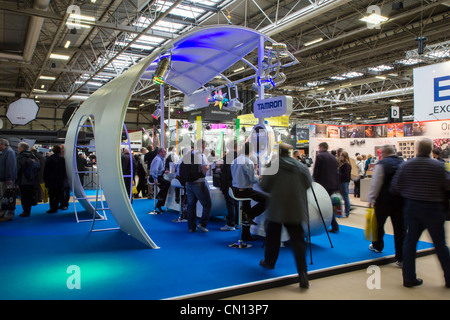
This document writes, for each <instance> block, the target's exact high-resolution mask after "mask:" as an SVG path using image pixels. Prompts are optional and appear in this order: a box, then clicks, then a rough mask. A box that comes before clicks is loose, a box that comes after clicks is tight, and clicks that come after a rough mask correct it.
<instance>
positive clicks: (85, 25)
mask: <svg viewBox="0 0 450 320" xmlns="http://www.w3.org/2000/svg"><path fill="white" fill-rule="evenodd" d="M66 26H68V27H71V28H85V29H89V28H90V27H91V26H88V25H87V24H81V23H73V22H66Z"/></svg>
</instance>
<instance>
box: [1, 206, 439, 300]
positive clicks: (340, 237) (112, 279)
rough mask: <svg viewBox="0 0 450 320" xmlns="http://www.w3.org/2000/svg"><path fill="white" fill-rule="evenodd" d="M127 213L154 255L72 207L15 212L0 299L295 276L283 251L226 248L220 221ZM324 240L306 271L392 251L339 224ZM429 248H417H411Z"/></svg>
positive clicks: (148, 291) (170, 292) (152, 293)
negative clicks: (72, 281)
mask: <svg viewBox="0 0 450 320" xmlns="http://www.w3.org/2000/svg"><path fill="white" fill-rule="evenodd" d="M77 206H78V204H77ZM133 207H134V209H135V212H136V214H137V216H138V218H139V220H140V221H141V223H142V225H143V227H144V228H145V229H146V230H147V232H148V234H149V235H150V237H151V238H152V239H153V240H154V241H155V242H156V244H157V245H159V246H160V247H161V249H156V250H155V249H148V248H147V247H146V246H144V245H143V244H141V243H140V242H138V241H136V240H135V239H133V238H131V237H129V236H128V235H126V234H125V233H124V232H122V231H120V230H116V231H104V232H94V233H89V229H90V227H91V223H90V222H83V223H76V221H75V217H74V208H73V204H72V203H71V205H70V207H69V209H68V210H67V211H60V212H59V213H57V214H52V215H50V214H47V213H45V212H46V211H47V210H48V204H39V205H38V206H36V207H33V208H32V214H31V217H29V218H23V217H19V216H17V214H20V213H21V212H22V210H21V207H20V206H17V210H16V213H17V214H16V218H15V219H14V220H13V221H11V222H6V223H1V224H0V244H1V247H0V248H1V249H0V257H1V264H0V299H2V300H4V299H154V300H156V299H166V298H171V297H178V296H182V295H188V294H193V293H197V292H203V291H208V290H213V289H216V288H223V287H229V286H234V285H239V284H244V283H249V282H254V281H259V280H265V279H271V278H276V277H282V276H286V275H292V274H296V269H295V263H294V257H293V254H292V251H291V249H290V248H289V247H284V248H281V250H280V257H279V260H278V263H277V266H276V268H275V269H274V270H266V269H263V268H261V267H260V266H259V265H258V263H259V260H260V259H262V258H263V257H264V249H263V248H262V244H263V242H262V239H261V240H260V241H256V242H254V243H253V247H252V248H249V249H245V250H238V249H232V248H229V247H228V244H230V243H233V242H235V241H236V240H237V238H238V231H234V232H221V231H220V230H219V228H220V227H221V226H223V225H224V220H221V219H219V218H214V219H211V221H210V223H209V225H208V229H209V230H210V232H209V233H200V232H197V233H193V234H191V233H189V232H188V229H187V225H186V223H174V222H172V220H173V219H176V218H177V217H178V214H177V213H176V212H173V211H168V212H166V213H164V214H161V215H148V214H147V212H149V211H151V210H152V209H153V201H152V200H135V201H134V203H133ZM77 208H78V207H77ZM79 210H80V211H81V210H82V208H81V206H80V208H79ZM81 215H82V214H81ZM85 215H86V214H85ZM85 218H89V217H86V216H85ZM115 226H116V225H115V222H114V219H113V218H111V217H110V218H109V219H108V221H98V222H96V223H95V229H98V228H108V227H115ZM330 236H331V239H332V242H333V245H334V248H331V247H330V243H329V241H328V238H327V235H326V234H325V233H324V234H322V235H319V236H316V237H313V238H312V242H313V246H312V254H313V262H314V263H313V264H312V265H311V264H309V263H310V256H309V251H308V252H307V261H308V268H309V271H313V270H320V269H323V268H329V267H333V266H337V265H345V264H349V263H354V262H358V261H365V260H371V259H376V258H380V257H382V256H389V255H392V254H393V253H394V248H393V243H394V241H393V238H392V236H389V235H386V238H385V243H386V248H385V250H384V252H383V253H382V254H376V253H373V252H371V251H369V250H368V249H367V247H368V245H369V242H368V241H366V240H365V239H364V237H363V231H362V230H361V229H356V228H351V227H345V226H341V231H340V233H339V234H330ZM430 247H432V244H429V243H423V242H421V243H419V246H418V249H424V248H430ZM71 265H76V266H78V267H79V268H80V272H81V274H80V275H81V277H80V280H81V281H80V284H81V289H68V287H67V280H68V278H69V277H70V276H71V273H67V268H68V267H69V266H71Z"/></svg>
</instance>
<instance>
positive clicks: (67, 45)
mask: <svg viewBox="0 0 450 320" xmlns="http://www.w3.org/2000/svg"><path fill="white" fill-rule="evenodd" d="M69 46H70V40H67V41H66V44H65V45H64V48H66V49H67V48H69Z"/></svg>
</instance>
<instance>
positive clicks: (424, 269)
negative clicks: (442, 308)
mask: <svg viewBox="0 0 450 320" xmlns="http://www.w3.org/2000/svg"><path fill="white" fill-rule="evenodd" d="M350 202H351V203H352V204H353V205H355V209H354V210H352V212H351V214H350V217H349V218H347V219H338V223H339V224H342V225H348V226H352V227H357V228H363V227H364V224H365V213H366V208H365V207H364V206H366V205H367V203H364V202H360V201H359V199H355V198H353V195H350ZM445 227H446V238H447V245H449V243H450V222H446V226H445ZM385 230H386V233H390V234H392V224H391V222H390V220H388V221H387V222H386V226H385ZM421 240H422V241H428V242H431V239H430V236H429V235H428V232H427V231H425V232H424V234H423V235H422V238H421ZM416 268H417V275H418V277H420V278H422V279H423V281H424V283H423V284H422V285H421V286H418V287H414V288H405V287H403V284H402V274H401V268H399V267H397V266H396V265H395V264H394V263H392V264H387V265H383V266H380V273H379V274H380V284H381V286H380V289H376V288H374V289H369V288H368V286H367V282H368V279H369V277H370V276H372V273H368V272H367V271H368V270H367V269H364V270H358V271H353V272H348V273H343V274H339V275H335V276H330V277H325V278H320V279H315V280H311V281H310V288H309V289H308V290H300V289H299V286H298V284H292V285H288V286H283V287H278V288H273V289H268V290H263V291H258V292H254V293H250V294H244V295H239V296H234V297H231V298H229V299H235V300H240V299H245V300H300V299H301V300H330V299H332V300H333V299H339V300H341V299H343V300H361V299H362V300H368V299H371V300H376V299H382V300H450V289H447V288H446V287H445V282H444V277H443V272H442V269H441V266H440V264H439V261H438V259H437V256H436V255H435V254H432V255H427V256H425V257H421V258H417V261H416Z"/></svg>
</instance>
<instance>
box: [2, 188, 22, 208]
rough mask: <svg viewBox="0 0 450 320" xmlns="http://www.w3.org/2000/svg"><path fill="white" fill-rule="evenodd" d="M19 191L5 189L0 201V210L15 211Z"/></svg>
mask: <svg viewBox="0 0 450 320" xmlns="http://www.w3.org/2000/svg"><path fill="white" fill-rule="evenodd" d="M18 193H19V190H18V189H17V188H7V189H6V190H5V192H4V193H3V197H2V199H1V210H6V211H12V210H16V199H17V195H18Z"/></svg>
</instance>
